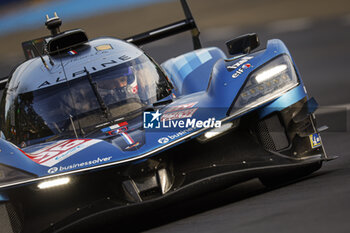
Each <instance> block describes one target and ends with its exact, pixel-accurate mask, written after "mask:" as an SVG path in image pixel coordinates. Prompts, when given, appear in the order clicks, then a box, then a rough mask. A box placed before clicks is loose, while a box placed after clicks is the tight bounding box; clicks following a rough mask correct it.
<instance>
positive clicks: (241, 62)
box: [226, 57, 254, 72]
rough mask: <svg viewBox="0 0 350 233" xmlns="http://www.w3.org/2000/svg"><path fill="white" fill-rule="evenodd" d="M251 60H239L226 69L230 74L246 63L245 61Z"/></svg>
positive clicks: (247, 58) (248, 58)
mask: <svg viewBox="0 0 350 233" xmlns="http://www.w3.org/2000/svg"><path fill="white" fill-rule="evenodd" d="M252 58H254V57H244V58H242V59H241V60H239V61H238V62H236V63H234V64H233V65H229V66H227V67H226V68H227V70H228V71H230V72H231V71H234V70H235V69H237V68H238V67H240V66H241V65H243V64H244V63H246V62H247V61H249V60H250V59H252Z"/></svg>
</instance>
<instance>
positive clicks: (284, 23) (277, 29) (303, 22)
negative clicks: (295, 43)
mask: <svg viewBox="0 0 350 233" xmlns="http://www.w3.org/2000/svg"><path fill="white" fill-rule="evenodd" d="M311 26H312V20H311V19H309V18H297V19H287V20H279V21H275V22H272V23H269V24H268V25H267V29H268V30H269V31H271V32H274V33H282V32H291V31H301V30H306V29H308V28H310V27H311Z"/></svg>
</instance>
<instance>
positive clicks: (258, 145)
mask: <svg viewBox="0 0 350 233" xmlns="http://www.w3.org/2000/svg"><path fill="white" fill-rule="evenodd" d="M181 4H182V7H183V10H184V13H185V16H186V18H185V19H184V20H182V21H179V22H175V23H173V24H170V25H167V26H164V27H161V28H157V29H154V30H151V31H148V32H145V33H142V34H139V35H136V36H132V37H130V38H126V39H124V40H121V39H116V38H110V37H103V38H98V39H93V40H89V39H88V38H87V36H86V34H85V32H84V31H83V30H81V29H75V30H68V31H64V32H61V31H60V26H61V23H62V21H61V19H60V18H59V17H58V16H57V15H55V16H54V17H53V18H49V17H47V21H46V26H47V28H48V29H49V30H50V31H51V35H49V36H46V37H42V38H39V39H35V40H30V41H26V42H23V43H22V45H23V50H24V53H25V56H26V58H27V61H25V62H24V63H22V64H20V65H19V66H18V67H17V68H16V69H14V71H13V72H12V73H11V74H10V75H9V76H8V77H7V78H6V79H3V80H2V81H1V90H2V99H1V139H0V207H1V208H0V212H1V213H0V214H1V216H6V217H4V218H2V219H1V221H2V222H1V224H2V229H7V228H8V229H7V230H8V231H9V232H16V233H17V232H66V231H72V230H82V229H84V228H85V229H91V228H92V227H96V226H98V223H99V222H101V221H100V220H103V221H102V222H105V221H107V220H111V221H113V219H115V218H116V217H117V216H118V213H119V211H121V210H122V211H124V212H125V211H127V210H131V209H133V210H134V209H137V208H139V207H140V208H141V207H145V206H147V207H158V206H161V205H167V204H169V203H172V202H176V201H179V200H183V199H185V198H188V197H191V196H195V195H199V194H201V193H203V192H206V191H209V190H213V189H222V188H226V187H229V186H232V185H234V184H237V183H239V182H242V181H245V180H248V179H252V178H259V179H260V180H261V181H262V183H263V184H265V185H267V186H272V185H275V184H280V183H283V182H285V181H289V180H292V179H296V178H299V177H302V176H305V175H308V174H310V173H312V172H314V171H316V170H318V169H319V168H320V167H321V165H322V162H323V161H327V160H330V159H332V158H331V157H328V156H327V155H326V153H325V151H324V148H323V145H322V140H321V137H320V134H319V132H320V131H322V130H324V129H325V127H321V128H319V129H318V128H317V127H316V124H315V116H314V114H313V112H314V111H315V110H316V108H317V103H316V101H315V100H314V99H313V98H309V97H308V95H307V92H306V89H305V86H304V85H303V82H302V80H301V78H300V74H299V73H298V70H297V68H296V65H295V63H294V61H293V59H292V57H291V55H290V53H289V51H288V49H287V48H286V46H285V45H284V44H283V42H282V41H280V40H276V39H275V40H269V41H268V43H267V45H266V48H264V49H260V50H258V49H257V48H258V46H259V40H258V37H257V35H256V34H254V33H252V34H247V35H243V36H240V37H237V38H234V39H232V40H230V41H228V42H226V45H227V49H228V53H229V54H230V57H226V55H225V54H224V52H223V51H221V50H220V49H218V48H215V47H211V48H202V46H201V42H200V40H199V30H198V28H197V26H196V23H195V21H194V19H193V17H192V15H191V12H190V10H189V7H188V5H187V3H186V1H185V0H181ZM185 31H191V34H192V39H193V45H194V50H193V51H191V52H188V53H186V54H183V55H180V56H178V57H175V58H171V59H169V60H167V61H165V62H164V63H163V64H161V65H158V64H157V63H156V62H155V61H154V60H153V59H152V58H151V57H149V56H148V55H147V54H145V53H144V51H142V50H141V49H140V48H139V47H138V46H140V45H143V44H146V43H149V42H152V41H155V40H158V39H162V38H165V37H168V36H171V35H175V34H177V33H181V32H185ZM34 210H35V211H34ZM124 212H123V213H124Z"/></svg>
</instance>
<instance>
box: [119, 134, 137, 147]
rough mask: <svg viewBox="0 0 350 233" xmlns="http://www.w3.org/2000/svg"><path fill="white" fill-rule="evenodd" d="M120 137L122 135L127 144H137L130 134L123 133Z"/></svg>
mask: <svg viewBox="0 0 350 233" xmlns="http://www.w3.org/2000/svg"><path fill="white" fill-rule="evenodd" d="M120 135H122V137H123V138H124V140H125V141H126V143H128V144H129V145H132V144H134V143H135V141H134V140H133V139H132V138H131V137H130V135H129V134H128V133H126V132H123V133H120Z"/></svg>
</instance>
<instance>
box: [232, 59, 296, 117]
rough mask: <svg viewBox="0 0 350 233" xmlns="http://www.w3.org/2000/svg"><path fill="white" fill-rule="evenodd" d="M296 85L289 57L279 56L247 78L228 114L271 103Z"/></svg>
mask: <svg viewBox="0 0 350 233" xmlns="http://www.w3.org/2000/svg"><path fill="white" fill-rule="evenodd" d="M297 85H298V78H297V75H296V73H295V70H294V67H293V64H292V62H291V60H290V58H289V56H288V55H282V56H279V57H277V58H275V59H274V60H272V61H270V62H269V63H267V64H266V65H264V66H263V67H262V68H260V69H258V70H256V71H254V72H253V73H252V74H251V75H250V77H248V82H247V83H246V84H245V86H244V88H243V90H242V91H241V93H240V95H239V97H238V98H237V100H236V102H235V104H234V107H233V109H232V110H231V113H230V114H238V113H242V112H245V111H247V110H249V109H251V108H253V107H256V106H258V105H261V104H264V103H266V102H268V101H271V100H273V99H275V98H277V97H279V96H281V95H282V94H283V93H285V92H286V91H288V90H290V89H292V88H293V87H295V86H297Z"/></svg>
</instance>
